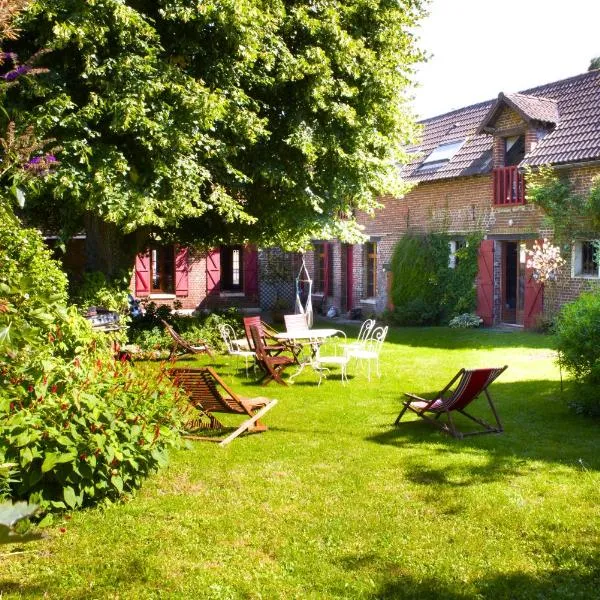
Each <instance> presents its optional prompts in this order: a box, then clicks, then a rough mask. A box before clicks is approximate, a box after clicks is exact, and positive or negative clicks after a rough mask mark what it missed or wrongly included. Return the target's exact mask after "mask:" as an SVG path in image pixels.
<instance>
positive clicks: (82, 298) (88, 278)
mask: <svg viewBox="0 0 600 600" xmlns="http://www.w3.org/2000/svg"><path fill="white" fill-rule="evenodd" d="M128 295H129V274H128V273H127V274H124V275H123V277H121V278H117V279H115V280H113V281H110V282H109V281H107V279H106V276H105V275H104V273H101V272H100V271H91V272H88V273H85V274H84V275H83V279H82V281H81V283H79V285H77V286H76V287H75V288H74V289H73V290H72V292H71V301H72V302H73V303H74V304H76V305H77V306H79V307H80V308H88V307H89V306H102V307H103V308H106V309H107V310H112V311H116V312H119V313H121V314H127V313H128V312H129V303H128V300H127V297H128Z"/></svg>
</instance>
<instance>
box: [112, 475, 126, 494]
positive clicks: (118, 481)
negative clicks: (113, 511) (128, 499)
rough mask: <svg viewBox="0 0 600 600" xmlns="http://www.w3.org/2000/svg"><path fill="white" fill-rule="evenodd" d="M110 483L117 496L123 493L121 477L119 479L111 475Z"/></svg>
mask: <svg viewBox="0 0 600 600" xmlns="http://www.w3.org/2000/svg"><path fill="white" fill-rule="evenodd" d="M110 482H111V483H112V484H113V486H114V487H115V488H116V489H117V491H118V492H119V494H122V493H123V480H122V479H121V477H119V476H118V475H113V476H112V477H111V478H110Z"/></svg>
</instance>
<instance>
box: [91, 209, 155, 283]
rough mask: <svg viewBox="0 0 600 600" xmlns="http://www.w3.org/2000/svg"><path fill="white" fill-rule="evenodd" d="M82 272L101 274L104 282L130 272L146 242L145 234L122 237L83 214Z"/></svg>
mask: <svg viewBox="0 0 600 600" xmlns="http://www.w3.org/2000/svg"><path fill="white" fill-rule="evenodd" d="M84 222H85V231H86V242H85V253H86V260H85V269H86V271H101V272H102V273H104V275H105V276H106V278H107V280H109V281H110V280H112V279H114V278H116V277H119V278H120V277H122V276H124V274H125V273H129V274H131V273H132V270H133V267H134V262H135V256H136V254H137V253H138V251H139V250H140V249H141V247H142V245H143V243H144V241H145V232H141V231H140V232H135V233H130V234H123V232H122V231H121V230H120V229H119V228H118V227H117V226H116V225H115V224H114V223H108V222H106V221H103V220H102V219H101V218H100V217H98V216H97V215H94V214H92V213H86V215H85V218H84Z"/></svg>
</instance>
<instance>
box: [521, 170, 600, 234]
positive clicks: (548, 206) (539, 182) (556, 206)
mask: <svg viewBox="0 0 600 600" xmlns="http://www.w3.org/2000/svg"><path fill="white" fill-rule="evenodd" d="M526 175H527V201H528V202H530V203H531V204H536V205H537V206H539V207H541V208H542V209H543V211H544V214H545V217H546V221H547V224H548V225H549V226H550V227H552V229H553V230H554V239H555V240H557V241H558V242H559V243H560V244H562V245H568V244H570V243H571V240H573V239H574V238H577V237H579V236H581V235H586V236H588V235H589V232H590V231H598V230H600V177H596V178H595V179H594V180H593V181H592V185H591V187H590V189H589V191H588V192H587V193H586V194H581V193H578V192H576V191H575V190H574V187H573V183H572V182H571V181H570V180H569V179H568V178H567V177H566V176H563V177H561V176H559V175H558V173H557V172H556V171H555V170H554V169H553V168H552V167H540V168H539V169H537V170H536V171H533V170H531V169H530V170H528V171H527V173H526Z"/></svg>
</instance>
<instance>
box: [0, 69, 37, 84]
mask: <svg viewBox="0 0 600 600" xmlns="http://www.w3.org/2000/svg"><path fill="white" fill-rule="evenodd" d="M29 71H31V67H29V66H27V65H20V66H19V67H17V68H16V69H13V70H12V71H9V72H8V73H5V74H4V75H2V78H3V79H5V80H6V81H14V80H15V79H16V78H17V77H20V76H21V75H25V74H26V73H28V72H29Z"/></svg>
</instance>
